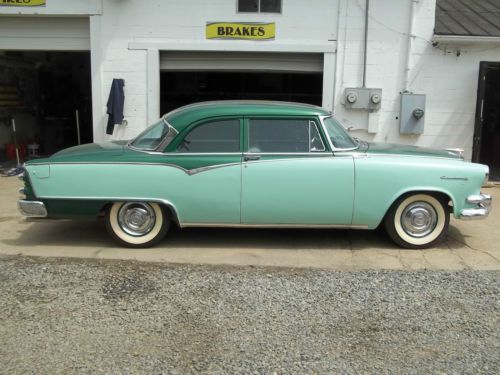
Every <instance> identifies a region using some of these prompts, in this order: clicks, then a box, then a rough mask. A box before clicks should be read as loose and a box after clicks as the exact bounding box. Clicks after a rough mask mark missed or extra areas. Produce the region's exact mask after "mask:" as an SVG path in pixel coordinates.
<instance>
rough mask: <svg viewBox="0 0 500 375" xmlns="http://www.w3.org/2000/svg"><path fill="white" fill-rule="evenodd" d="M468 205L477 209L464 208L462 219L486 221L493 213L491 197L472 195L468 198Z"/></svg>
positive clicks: (461, 212)
mask: <svg viewBox="0 0 500 375" xmlns="http://www.w3.org/2000/svg"><path fill="white" fill-rule="evenodd" d="M467 203H472V204H475V205H476V207H473V208H464V209H463V210H462V211H460V219H463V220H474V219H484V218H486V217H487V216H488V214H489V213H490V211H491V195H488V194H479V195H470V196H468V197H467Z"/></svg>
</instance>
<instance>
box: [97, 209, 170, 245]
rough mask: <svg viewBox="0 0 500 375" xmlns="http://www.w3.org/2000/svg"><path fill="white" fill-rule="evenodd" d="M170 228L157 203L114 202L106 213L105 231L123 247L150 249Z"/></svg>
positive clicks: (163, 212)
mask: <svg viewBox="0 0 500 375" xmlns="http://www.w3.org/2000/svg"><path fill="white" fill-rule="evenodd" d="M169 228H170V218H169V217H168V214H167V211H166V210H165V209H163V208H162V207H161V206H160V205H159V204H158V203H147V202H116V203H113V205H112V206H111V207H110V208H109V210H108V211H107V213H106V229H107V230H108V232H109V234H110V235H111V237H112V238H113V239H114V240H115V241H116V242H118V243H119V244H120V245H122V246H125V247H135V248H145V247H151V246H153V245H155V244H156V243H158V242H159V241H160V240H161V239H163V237H165V235H166V233H167V232H168V229H169Z"/></svg>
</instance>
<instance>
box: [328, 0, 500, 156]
mask: <svg viewBox="0 0 500 375" xmlns="http://www.w3.org/2000/svg"><path fill="white" fill-rule="evenodd" d="M339 1H340V2H341V11H340V18H339V38H338V55H337V59H338V60H337V61H338V64H337V72H336V86H335V92H336V95H335V113H336V115H337V117H338V118H339V119H340V120H341V121H343V122H344V123H345V124H346V125H347V126H352V127H353V129H358V130H354V131H353V133H355V134H356V136H358V137H360V138H362V139H365V140H369V141H378V142H392V143H405V144H412V145H417V146H428V147H437V148H444V147H459V148H463V149H465V157H466V159H470V158H471V156H472V138H473V132H474V116H475V111H476V94H477V85H478V74H479V62H480V61H500V45H499V44H498V43H497V44H493V43H491V44H489V43H486V44H468V45H443V44H440V45H438V46H436V47H435V46H433V45H432V38H433V34H434V16H435V5H436V4H435V0H418V1H417V2H416V6H415V8H416V10H415V13H414V17H415V18H414V29H413V35H415V37H414V38H413V41H412V51H411V55H410V77H409V82H410V84H409V88H408V89H409V91H410V92H413V93H416V94H426V95H427V100H426V116H425V129H424V133H423V134H422V135H418V136H417V135H400V134H399V120H398V119H397V118H398V117H399V100H400V96H399V95H400V94H399V93H400V92H402V91H403V90H404V88H405V84H404V83H405V82H404V80H405V79H404V76H405V67H406V46H407V35H408V26H409V16H410V6H411V1H412V0H371V1H370V18H369V34H368V35H369V36H368V55H367V56H368V57H367V62H368V67H367V78H366V86H367V87H373V88H382V89H383V100H382V107H381V109H380V111H378V112H375V113H373V114H368V113H367V112H365V111H353V110H346V109H345V107H344V105H343V103H344V98H343V95H344V89H345V88H346V87H357V86H361V83H362V61H363V32H364V30H363V26H364V7H365V1H364V0H339ZM457 52H459V53H458V54H459V56H457ZM368 116H375V119H372V120H374V121H373V122H372V123H377V122H378V126H377V131H376V133H368Z"/></svg>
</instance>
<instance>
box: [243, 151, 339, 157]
mask: <svg viewBox="0 0 500 375" xmlns="http://www.w3.org/2000/svg"><path fill="white" fill-rule="evenodd" d="M245 155H264V156H315V155H323V156H332V155H333V154H332V153H331V152H330V151H317V152H316V151H309V152H245V153H243V156H245Z"/></svg>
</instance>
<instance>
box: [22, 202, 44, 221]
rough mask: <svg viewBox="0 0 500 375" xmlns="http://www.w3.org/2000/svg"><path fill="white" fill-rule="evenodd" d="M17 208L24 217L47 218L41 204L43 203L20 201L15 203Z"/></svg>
mask: <svg viewBox="0 0 500 375" xmlns="http://www.w3.org/2000/svg"><path fill="white" fill-rule="evenodd" d="M17 207H18V208H19V211H20V212H21V213H22V214H23V215H24V216H28V217H47V209H46V208H45V204H43V202H39V201H27V200H24V199H21V200H19V201H17Z"/></svg>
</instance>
